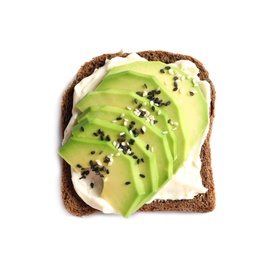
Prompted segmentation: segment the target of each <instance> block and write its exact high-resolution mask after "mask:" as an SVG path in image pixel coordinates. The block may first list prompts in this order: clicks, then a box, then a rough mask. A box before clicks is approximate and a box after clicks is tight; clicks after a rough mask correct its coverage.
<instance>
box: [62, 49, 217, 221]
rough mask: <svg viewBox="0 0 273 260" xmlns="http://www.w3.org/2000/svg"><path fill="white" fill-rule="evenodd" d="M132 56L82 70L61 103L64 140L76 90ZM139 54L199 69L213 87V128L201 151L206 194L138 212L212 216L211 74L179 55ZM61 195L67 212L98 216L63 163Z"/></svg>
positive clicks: (152, 205)
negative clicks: (103, 69)
mask: <svg viewBox="0 0 273 260" xmlns="http://www.w3.org/2000/svg"><path fill="white" fill-rule="evenodd" d="M128 54H129V53H123V52H118V53H112V54H103V55H101V56H98V57H95V58H93V59H92V60H91V61H89V62H86V63H85V64H84V65H83V66H81V68H80V69H79V71H78V73H77V74H76V77H75V79H74V80H73V82H72V83H71V84H70V86H69V87H68V88H67V89H66V90H65V92H64V95H63V97H62V102H61V131H62V137H63V133H64V130H65V128H66V126H67V124H68V122H69V120H70V117H71V111H72V105H73V92H74V87H75V86H76V84H77V83H79V82H80V81H81V80H82V79H83V78H85V77H87V76H89V75H91V74H92V73H93V71H94V70H95V69H96V68H99V67H101V66H103V65H104V64H105V60H106V59H111V58H114V57H116V56H120V57H126V56H127V55H128ZM138 54H139V55H140V56H142V57H144V58H146V59H147V60H150V61H155V60H159V61H162V62H164V63H173V62H175V61H177V60H181V59H184V60H190V61H192V62H194V63H195V64H196V66H197V67H198V68H199V70H200V73H199V77H200V79H201V80H207V81H208V82H209V83H210V86H211V104H210V126H209V132H208V135H207V138H206V140H205V142H204V144H203V146H202V149H201V154H200V157H201V162H202V167H201V177H202V181H203V185H204V186H205V187H206V188H207V189H208V191H207V192H206V193H205V194H201V195H197V196H195V197H194V198H193V199H191V200H175V201H172V200H167V201H154V202H152V203H150V204H146V205H144V206H142V207H141V208H140V209H139V211H184V212H210V211H212V210H213V209H214V208H215V188H214V180H213V172H212V167H211V149H210V136H211V131H212V125H213V119H214V115H215V113H214V111H215V94H216V93H215V88H214V85H213V83H212V81H211V80H210V78H209V73H208V71H207V70H206V69H205V68H204V66H203V64H202V63H201V62H200V61H198V60H196V59H195V58H193V57H191V56H188V55H182V54H177V53H171V52H166V51H142V52H138ZM61 192H62V199H63V202H64V205H65V207H66V209H67V210H68V212H70V213H71V214H72V215H75V216H84V215H89V214H91V213H94V212H97V210H96V209H93V208H92V207H90V206H88V205H87V204H85V202H83V201H82V200H81V198H80V197H79V196H78V195H77V193H76V192H75V190H74V187H73V184H72V181H71V172H70V166H69V165H68V164H67V163H66V162H65V161H64V160H62V175H61Z"/></svg>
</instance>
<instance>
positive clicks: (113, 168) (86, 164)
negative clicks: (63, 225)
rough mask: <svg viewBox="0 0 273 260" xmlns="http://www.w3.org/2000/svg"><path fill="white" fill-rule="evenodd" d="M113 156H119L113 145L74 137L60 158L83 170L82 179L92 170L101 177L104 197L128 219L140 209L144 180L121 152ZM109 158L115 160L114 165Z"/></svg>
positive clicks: (133, 164) (66, 145)
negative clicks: (110, 163) (137, 208)
mask: <svg viewBox="0 0 273 260" xmlns="http://www.w3.org/2000/svg"><path fill="white" fill-rule="evenodd" d="M113 154H116V148H115V147H114V146H113V145H112V144H111V143H110V142H105V141H101V140H100V139H94V138H93V139H89V138H78V137H71V138H70V139H69V140H68V141H67V142H66V143H65V144H64V145H63V146H62V147H61V148H60V149H59V155H60V156H61V157H62V158H63V159H64V160H65V161H66V162H67V163H68V164H70V165H71V166H72V167H73V168H74V169H75V170H76V171H80V172H81V175H82V178H84V177H85V176H86V175H87V174H90V171H93V172H94V171H95V172H96V174H98V175H100V176H101V178H102V180H103V191H102V193H101V196H102V197H103V198H105V199H106V200H107V201H108V202H109V203H110V204H111V205H112V206H113V207H114V208H115V209H116V210H117V211H118V212H119V213H120V214H121V215H122V216H124V217H129V216H130V215H131V214H132V213H134V212H135V210H136V207H138V205H139V198H140V197H141V196H143V194H145V190H144V186H143V180H142V179H141V178H140V177H139V174H140V172H139V168H138V167H136V166H135V163H134V161H133V160H131V159H130V158H129V157H128V156H126V155H125V154H122V153H121V154H120V156H112V155H113ZM106 158H113V163H112V165H109V162H108V160H106ZM121 169H122V170H121ZM90 185H92V184H90ZM91 187H92V186H91Z"/></svg>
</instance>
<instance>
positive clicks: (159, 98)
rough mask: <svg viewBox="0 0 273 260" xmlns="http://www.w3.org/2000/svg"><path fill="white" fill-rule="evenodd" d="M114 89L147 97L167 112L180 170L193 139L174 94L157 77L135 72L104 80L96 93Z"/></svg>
mask: <svg viewBox="0 0 273 260" xmlns="http://www.w3.org/2000/svg"><path fill="white" fill-rule="evenodd" d="M112 88H115V89H121V90H128V89H129V90H130V91H134V92H135V93H137V94H138V95H140V96H142V97H145V98H146V99H147V101H149V100H150V101H153V102H154V104H156V105H157V106H158V107H159V108H160V109H161V110H164V111H166V112H167V114H168V116H169V118H168V122H169V123H170V124H173V128H172V130H171V131H172V132H174V133H175V134H176V137H177V139H176V140H177V144H178V149H179V151H177V159H176V160H175V161H174V168H175V169H178V168H180V167H181V166H182V164H183V163H184V161H185V160H186V159H187V157H188V155H189V153H190V150H191V149H192V146H190V145H189V140H190V139H191V138H193V137H192V135H191V134H190V133H189V132H188V131H187V130H188V129H187V128H186V127H184V117H183V113H182V109H180V104H179V102H178V100H177V99H175V98H174V96H173V94H172V93H171V92H170V91H168V90H167V89H166V88H165V87H164V86H163V85H162V84H161V83H160V82H159V81H158V80H157V79H156V78H155V77H153V76H150V75H145V74H141V73H138V72H134V71H123V72H120V73H116V74H112V75H111V76H108V77H106V78H104V79H103V81H102V82H101V83H100V84H99V85H98V87H97V88H96V91H100V90H106V89H112ZM162 134H168V132H165V131H162ZM194 143H195V142H194Z"/></svg>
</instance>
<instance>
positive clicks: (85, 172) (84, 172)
mask: <svg viewBox="0 0 273 260" xmlns="http://www.w3.org/2000/svg"><path fill="white" fill-rule="evenodd" d="M81 174H82V175H88V174H89V171H88V170H85V171H83V172H82V173H81Z"/></svg>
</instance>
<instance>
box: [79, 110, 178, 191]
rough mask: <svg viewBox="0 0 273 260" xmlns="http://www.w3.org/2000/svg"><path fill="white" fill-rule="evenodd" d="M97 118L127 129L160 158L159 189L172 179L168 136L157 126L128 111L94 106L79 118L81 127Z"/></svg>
mask: <svg viewBox="0 0 273 260" xmlns="http://www.w3.org/2000/svg"><path fill="white" fill-rule="evenodd" d="M95 118H101V119H103V120H105V121H108V122H109V123H112V124H115V125H120V126H122V127H126V128H127V129H128V130H129V133H130V134H131V135H132V136H133V137H134V138H135V139H138V138H140V139H142V140H143V141H144V143H145V144H146V149H148V150H151V151H152V152H153V153H155V155H156V158H158V159H157V168H158V174H159V181H158V187H162V186H163V185H164V184H165V183H166V181H167V180H169V179H170V178H171V177H172V175H173V172H172V170H171V168H170V167H171V166H170V165H173V161H174V160H173V157H172V155H171V152H170V147H169V144H168V140H167V137H166V135H162V133H161V131H160V130H159V129H158V128H157V127H155V125H151V124H150V123H149V122H145V121H144V120H142V119H141V118H140V117H138V116H136V115H135V114H133V113H131V111H129V110H126V109H122V108H117V107H112V106H92V107H90V108H89V109H87V112H85V113H84V115H83V116H81V117H80V118H79V120H78V121H79V126H81V124H80V122H82V121H84V120H85V119H95ZM116 119H119V120H116ZM79 126H78V127H79Z"/></svg>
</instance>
